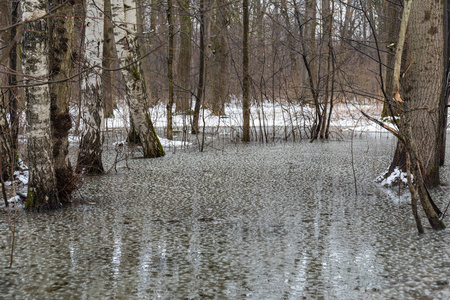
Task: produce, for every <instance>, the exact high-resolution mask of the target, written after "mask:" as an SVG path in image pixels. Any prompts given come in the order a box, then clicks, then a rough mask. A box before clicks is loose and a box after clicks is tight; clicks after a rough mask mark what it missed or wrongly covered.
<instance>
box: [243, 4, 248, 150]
mask: <svg viewBox="0 0 450 300" xmlns="http://www.w3.org/2000/svg"><path fill="white" fill-rule="evenodd" d="M242 8H243V38H242V76H243V78H242V114H243V120H244V124H243V127H242V131H243V132H242V141H243V142H249V141H250V74H249V71H250V58H249V55H250V54H249V45H248V34H249V30H250V26H249V7H248V0H242Z"/></svg>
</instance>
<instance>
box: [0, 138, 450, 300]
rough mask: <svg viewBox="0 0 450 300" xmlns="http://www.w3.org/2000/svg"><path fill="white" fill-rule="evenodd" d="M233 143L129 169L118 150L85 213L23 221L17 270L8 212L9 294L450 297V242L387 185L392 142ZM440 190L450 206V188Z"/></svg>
mask: <svg viewBox="0 0 450 300" xmlns="http://www.w3.org/2000/svg"><path fill="white" fill-rule="evenodd" d="M220 141H221V139H220V138H218V139H217V140H216V141H215V142H214V143H213V144H211V143H210V144H209V147H207V148H206V151H204V152H199V151H198V147H197V146H198V145H195V144H194V145H191V146H190V147H182V148H181V149H179V148H175V147H173V148H170V147H169V148H168V151H166V152H167V155H166V156H165V157H162V158H157V159H139V158H138V157H139V153H138V152H137V153H136V155H135V157H133V156H122V159H121V160H120V161H118V162H117V164H115V163H114V162H115V160H116V155H117V152H116V150H115V149H116V148H115V146H114V145H111V144H110V145H109V146H107V147H105V154H104V157H105V164H106V165H107V166H109V172H108V173H107V174H106V175H103V176H96V177H85V178H84V179H83V185H82V187H81V189H80V190H79V191H78V192H77V193H76V195H75V199H74V203H73V204H72V205H70V206H68V207H65V208H63V209H61V210H57V211H52V212H49V213H29V212H24V211H19V213H18V216H17V221H16V229H15V231H16V233H15V250H14V262H13V265H12V267H11V268H9V264H10V252H11V244H12V235H11V233H10V231H9V230H8V220H7V215H6V212H5V211H3V212H1V214H0V228H1V229H2V235H1V236H0V268H1V269H2V270H1V272H0V297H4V298H15V299H28V298H38V299H40V298H52V299H91V298H116V299H150V298H152V299H300V298H305V299H310V298H314V299H316V298H324V299H420V298H422V299H448V298H450V286H449V280H450V248H449V247H448V245H449V244H450V231H449V230H444V231H441V232H432V231H431V230H428V231H427V233H426V234H424V235H418V234H417V232H416V231H417V230H416V228H415V222H414V220H413V218H412V214H411V207H410V204H409V201H410V198H409V195H408V191H407V189H406V188H405V187H403V188H402V189H399V188H398V187H397V188H396V189H386V188H383V187H381V186H380V185H379V184H378V183H376V182H375V181H374V179H375V178H376V177H377V176H378V175H380V174H381V173H382V172H383V171H384V170H385V169H386V168H387V166H388V164H389V162H390V159H391V157H392V153H393V151H394V149H395V140H394V139H393V138H392V137H389V136H388V135H386V134H363V135H362V136H358V137H354V138H353V139H350V138H348V137H343V138H341V139H339V140H334V141H330V142H316V143H312V144H311V143H308V142H307V141H305V142H296V143H292V142H278V143H269V144H260V143H251V144H241V143H233V142H231V143H221V142H220ZM447 149H449V148H447ZM352 153H353V155H352ZM125 158H126V159H125ZM442 172H443V174H442V178H443V182H444V183H447V184H448V183H449V181H450V172H449V167H448V164H447V165H446V166H444V168H443V170H442ZM355 183H356V189H355ZM356 191H357V192H356ZM432 192H433V196H434V199H435V201H436V203H437V204H438V205H439V206H440V207H444V206H445V205H447V203H448V200H449V198H448V195H449V192H450V187H449V186H447V185H443V186H441V187H439V188H436V189H434V190H433V191H432ZM423 221H424V224H426V222H425V221H426V219H424V220H423ZM444 221H445V222H446V223H447V224H450V218H449V217H446V219H445V220H444Z"/></svg>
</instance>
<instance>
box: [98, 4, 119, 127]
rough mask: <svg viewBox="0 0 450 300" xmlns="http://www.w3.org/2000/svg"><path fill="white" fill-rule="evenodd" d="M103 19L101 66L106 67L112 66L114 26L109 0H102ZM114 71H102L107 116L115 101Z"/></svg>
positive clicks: (110, 67)
mask: <svg viewBox="0 0 450 300" xmlns="http://www.w3.org/2000/svg"><path fill="white" fill-rule="evenodd" d="M103 4H104V7H103V9H104V10H103V11H104V18H105V19H104V21H103V53H102V58H103V59H102V66H103V67H104V68H106V69H112V68H113V67H114V28H113V23H112V12H111V0H104V2H103ZM114 77H115V76H114V72H113V71H106V70H103V72H102V85H101V91H102V100H103V105H104V107H105V109H104V112H105V113H104V114H105V116H106V117H107V118H108V117H110V116H113V112H114V108H115V106H116V103H115V93H114V88H115V85H114V83H115V82H114V79H115V78H114Z"/></svg>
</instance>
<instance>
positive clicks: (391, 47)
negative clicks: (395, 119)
mask: <svg viewBox="0 0 450 300" xmlns="http://www.w3.org/2000/svg"><path fill="white" fill-rule="evenodd" d="M385 5H386V9H385V11H386V14H387V17H386V21H385V30H386V31H387V34H386V35H387V43H389V44H387V54H386V72H385V82H386V85H385V93H386V95H389V96H390V95H392V94H393V92H394V91H393V90H392V82H393V76H394V57H395V48H396V47H395V45H396V44H397V43H396V42H397V38H398V35H399V30H400V24H399V19H400V18H401V14H400V10H399V9H398V5H394V4H393V3H392V2H390V1H387V2H386V4H385ZM391 111H392V113H393V114H395V115H397V114H398V113H399V112H396V111H394V110H393V108H392V107H391V108H389V107H388V105H387V103H384V104H383V111H382V112H381V116H382V117H388V116H390V115H391V114H392V113H391Z"/></svg>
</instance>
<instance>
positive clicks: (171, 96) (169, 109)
mask: <svg viewBox="0 0 450 300" xmlns="http://www.w3.org/2000/svg"><path fill="white" fill-rule="evenodd" d="M172 13H173V5H172V0H167V23H168V26H169V31H168V35H169V36H168V38H169V49H168V54H167V80H168V84H169V101H168V103H167V107H166V113H167V138H168V139H169V140H173V129H172V107H173V102H174V94H173V50H174V41H173V38H174V30H173V15H172Z"/></svg>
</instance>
